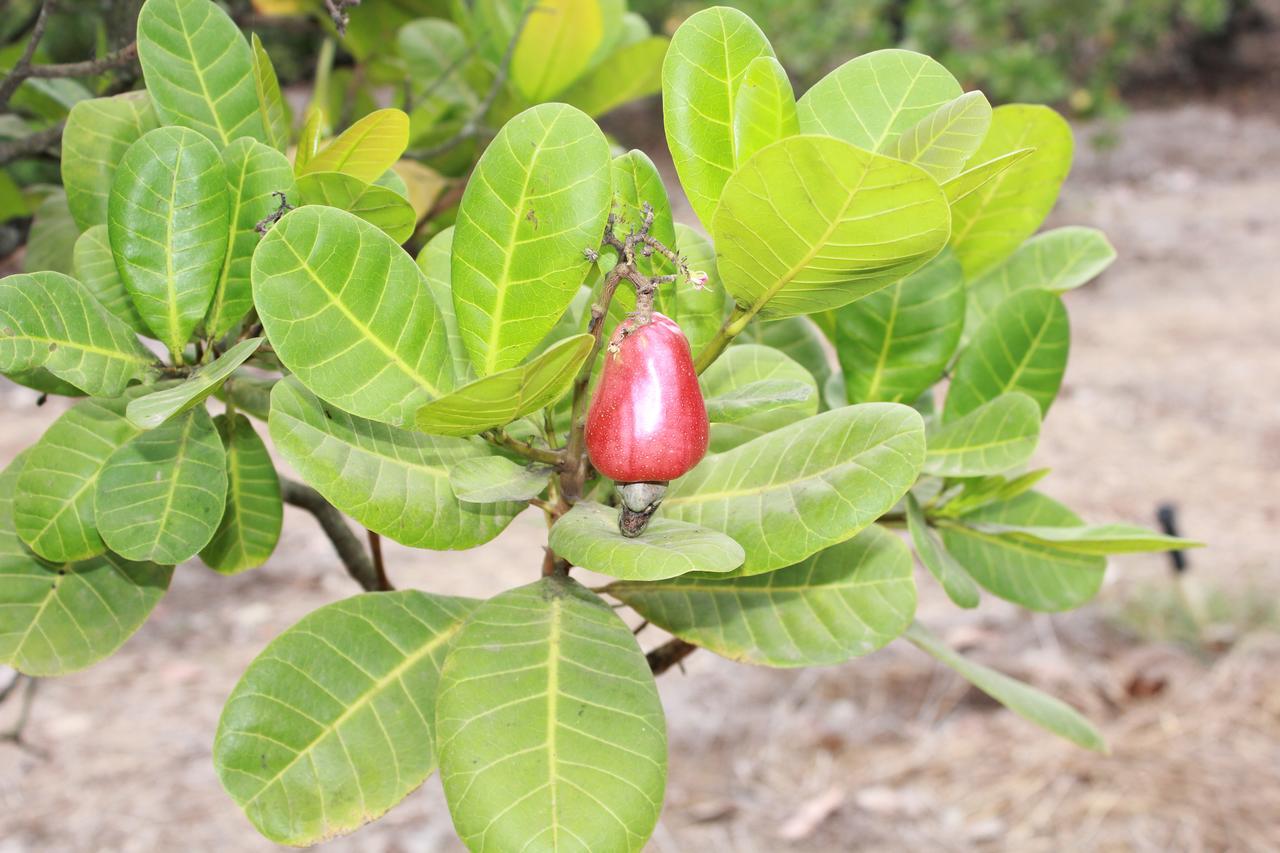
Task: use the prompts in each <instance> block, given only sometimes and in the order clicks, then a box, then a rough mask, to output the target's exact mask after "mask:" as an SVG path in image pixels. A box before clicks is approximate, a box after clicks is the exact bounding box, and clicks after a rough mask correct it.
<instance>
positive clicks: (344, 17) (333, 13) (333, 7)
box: [324, 0, 360, 36]
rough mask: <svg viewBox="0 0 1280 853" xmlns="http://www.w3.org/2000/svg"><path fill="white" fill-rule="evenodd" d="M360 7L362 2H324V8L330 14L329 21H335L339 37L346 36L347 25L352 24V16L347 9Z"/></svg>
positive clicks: (352, 0)
mask: <svg viewBox="0 0 1280 853" xmlns="http://www.w3.org/2000/svg"><path fill="white" fill-rule="evenodd" d="M359 5H360V0H324V8H325V10H326V11H327V12H328V13H329V20H331V21H333V26H334V29H336V30H337V31H338V35H340V36H345V35H346V34H347V24H349V23H351V16H350V15H348V14H347V9H348V8H350V7H351V6H359Z"/></svg>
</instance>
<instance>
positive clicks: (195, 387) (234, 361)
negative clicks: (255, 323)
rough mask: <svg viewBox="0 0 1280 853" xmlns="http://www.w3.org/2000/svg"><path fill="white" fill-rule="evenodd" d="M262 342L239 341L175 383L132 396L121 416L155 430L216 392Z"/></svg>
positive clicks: (137, 424)
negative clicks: (141, 394) (148, 392)
mask: <svg viewBox="0 0 1280 853" xmlns="http://www.w3.org/2000/svg"><path fill="white" fill-rule="evenodd" d="M262 341H263V339H262V338H249V339H248V340H246V341H241V342H240V343H238V344H236V345H235V346H233V347H232V348H231V349H229V350H227V351H226V352H224V353H223V354H222V355H220V356H218V357H217V358H216V359H214V360H213V361H211V362H209V363H208V364H206V365H204V366H202V367H200V368H199V369H198V370H196V372H195V373H192V374H191V375H190V376H189V377H187V378H186V380H184V381H182V382H180V383H178V384H177V385H173V386H171V387H169V388H164V389H161V390H159V391H153V392H152V393H150V394H146V395H144V396H140V397H135V398H134V399H133V400H131V401H130V402H129V405H128V407H127V408H126V409H125V415H126V416H127V417H128V418H129V420H130V421H132V422H133V424H134V426H136V427H138V428H139V429H155V428H156V427H158V426H160V425H161V424H163V423H165V422H166V421H168V420H170V419H172V418H173V417H175V416H177V415H180V414H182V413H183V412H186V411H189V410H191V409H193V408H195V407H196V406H198V405H200V404H201V403H203V402H204V401H205V400H206V399H208V397H209V395H211V394H213V393H214V392H215V391H217V390H218V388H220V387H221V386H222V383H223V382H225V381H227V379H229V378H230V377H231V374H232V373H234V372H235V370H236V368H237V367H239V366H240V365H242V364H244V363H245V362H246V361H248V360H249V356H251V355H253V354H254V353H255V352H257V350H258V347H260V346H261V345H262Z"/></svg>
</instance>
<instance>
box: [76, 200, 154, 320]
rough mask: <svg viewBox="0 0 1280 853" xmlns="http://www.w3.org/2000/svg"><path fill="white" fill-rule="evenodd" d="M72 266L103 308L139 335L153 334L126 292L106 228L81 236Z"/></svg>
mask: <svg viewBox="0 0 1280 853" xmlns="http://www.w3.org/2000/svg"><path fill="white" fill-rule="evenodd" d="M71 266H72V269H73V270H74V272H75V278H76V279H77V280H78V281H79V282H80V283H81V284H82V285H84V287H85V289H86V290H88V291H89V293H90V294H92V295H93V298H94V299H96V300H98V302H100V303H101V304H102V307H103V308H106V309H107V311H109V312H110V313H111V314H112V315H114V316H115V317H116V318H118V319H120V320H123V321H124V324H125V325H126V326H128V327H129V328H130V329H133V330H134V331H135V332H138V333H140V334H144V335H149V334H151V330H150V329H148V328H147V324H146V323H144V322H142V318H141V317H139V316H138V309H136V308H134V307H133V299H132V298H130V296H129V291H128V290H126V289H125V286H124V281H122V280H121V278H120V271H119V270H117V269H116V258H115V255H114V254H112V252H111V239H110V238H109V237H108V236H107V226H106V225H94V226H93V227H92V228H90V229H89V230H87V231H85V232H84V233H83V234H81V235H80V237H79V238H78V239H77V240H76V246H75V251H74V253H73V255H72V263H71Z"/></svg>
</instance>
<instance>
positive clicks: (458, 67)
mask: <svg viewBox="0 0 1280 853" xmlns="http://www.w3.org/2000/svg"><path fill="white" fill-rule="evenodd" d="M396 48H397V52H398V53H399V54H400V57H401V59H403V60H404V64H405V68H406V70H407V71H408V73H409V85H410V86H411V87H412V88H413V93H414V95H415V98H423V97H428V96H430V97H436V98H440V99H442V100H443V101H444V102H446V103H448V104H462V105H471V104H473V103H474V102H475V100H476V96H475V93H474V92H473V91H472V90H471V88H470V87H469V86H468V85H467V81H466V78H465V76H464V74H463V71H464V70H465V68H466V63H467V59H468V58H469V57H470V54H471V48H470V46H469V45H468V44H467V37H466V35H465V34H464V33H463V32H462V30H461V29H459V27H458V25H457V24H455V23H453V22H452V21H446V20H443V19H441V18H419V19H418V20H416V21H410V22H409V23H407V24H405V25H404V26H403V27H401V28H400V31H399V32H398V33H396Z"/></svg>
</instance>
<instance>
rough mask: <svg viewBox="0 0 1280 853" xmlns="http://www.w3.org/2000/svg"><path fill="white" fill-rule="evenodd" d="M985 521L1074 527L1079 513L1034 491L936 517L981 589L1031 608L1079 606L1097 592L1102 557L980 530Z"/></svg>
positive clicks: (950, 547) (946, 541)
mask: <svg viewBox="0 0 1280 853" xmlns="http://www.w3.org/2000/svg"><path fill="white" fill-rule="evenodd" d="M990 524H1004V525H1009V524H1012V525H1018V526H1023V527H1080V526H1081V525H1083V524H1084V522H1083V521H1081V520H1080V517H1079V516H1078V515H1076V514H1075V513H1073V512H1072V511H1071V510H1069V509H1067V508H1066V507H1064V506H1063V505H1062V504H1060V503H1058V502H1057V501H1054V500H1052V499H1050V498H1048V497H1045V496H1044V495H1042V494H1040V493H1039V492H1026V493H1024V494H1022V495H1020V496H1018V497H1016V498H1014V499H1013V500H1010V501H1006V502H1003V503H995V504H988V505H987V506H984V507H981V508H980V509H977V510H975V511H974V512H971V513H968V514H967V515H964V516H962V517H961V518H960V519H958V520H955V521H950V520H946V521H944V520H939V525H940V528H939V529H940V530H941V531H942V541H943V544H945V545H946V548H947V550H948V551H950V552H951V554H952V556H954V557H955V558H956V560H958V561H959V563H960V565H962V566H964V567H965V570H966V571H968V573H969V574H970V576H972V577H973V579H974V580H976V581H977V582H978V583H979V584H981V585H982V587H983V588H984V589H987V590H989V591H990V592H992V593H993V594H995V595H998V596H999V597H1001V598H1003V599H1005V600H1006V601H1012V602H1013V603H1014V604H1020V605H1022V606H1023V607H1027V608H1029V609H1031V610H1044V611H1061V610H1071V609H1073V608H1075V607H1079V606H1080V605H1081V604H1084V603H1085V602H1086V601H1088V600H1089V599H1091V598H1093V596H1094V595H1096V594H1097V592H1098V589H1099V588H1100V587H1101V586H1102V575H1103V573H1104V572H1105V571H1106V568H1107V560H1106V558H1105V557H1101V556H1096V555H1091V554H1079V553H1073V552H1071V551H1066V550H1063V549H1061V548H1058V547H1055V546H1053V545H1050V544H1048V543H1042V542H1031V541H1026V540H1020V539H1017V538H1015V537H1013V536H1006V535H1003V534H999V533H988V532H985V530H984V526H985V525H990Z"/></svg>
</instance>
